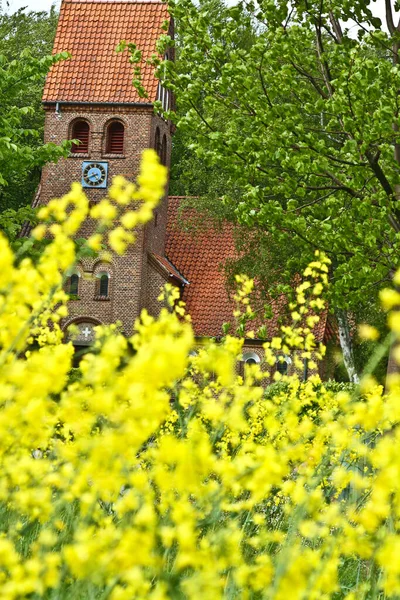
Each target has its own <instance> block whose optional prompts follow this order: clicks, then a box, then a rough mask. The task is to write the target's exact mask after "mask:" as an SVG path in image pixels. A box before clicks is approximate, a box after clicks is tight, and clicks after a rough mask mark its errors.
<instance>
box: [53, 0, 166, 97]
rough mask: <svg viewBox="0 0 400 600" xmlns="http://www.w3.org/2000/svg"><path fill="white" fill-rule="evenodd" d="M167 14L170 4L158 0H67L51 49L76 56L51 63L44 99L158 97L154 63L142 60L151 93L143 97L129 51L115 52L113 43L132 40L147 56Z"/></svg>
mask: <svg viewBox="0 0 400 600" xmlns="http://www.w3.org/2000/svg"><path fill="white" fill-rule="evenodd" d="M168 18H169V15H168V11H167V6H166V4H164V3H162V2H159V1H158V0H146V1H143V2H142V1H140V0H63V2H62V5H61V10H60V17H59V22H58V27H57V33H56V38H55V42H54V49H53V52H54V53H58V52H64V51H68V52H70V53H71V55H72V58H71V59H69V60H65V61H61V62H60V63H57V64H56V65H54V66H53V67H52V69H51V71H50V73H49V75H48V76H47V80H46V85H45V90H44V95H43V102H44V103H51V102H71V103H73V102H74V101H75V102H78V103H84V102H91V103H93V102H99V103H114V104H118V103H141V104H147V103H149V102H154V101H155V100H156V96H157V87H158V80H157V79H156V78H155V77H154V70H153V68H152V67H151V66H148V65H143V68H142V83H143V85H144V87H145V89H146V90H147V92H148V98H140V97H139V95H138V93H137V91H136V90H135V88H134V87H133V86H132V77H133V72H132V65H131V64H130V63H129V55H128V52H127V51H126V50H125V51H124V52H122V53H118V54H117V53H116V52H115V48H116V46H117V44H119V42H120V41H121V40H126V41H127V42H133V43H135V44H136V45H137V47H138V48H139V49H140V50H142V51H143V59H144V60H145V59H146V58H148V57H150V56H151V55H152V54H153V53H155V45H156V41H157V39H158V38H159V37H160V35H161V34H162V33H163V31H162V29H161V26H162V24H163V22H164V21H165V20H167V19H168Z"/></svg>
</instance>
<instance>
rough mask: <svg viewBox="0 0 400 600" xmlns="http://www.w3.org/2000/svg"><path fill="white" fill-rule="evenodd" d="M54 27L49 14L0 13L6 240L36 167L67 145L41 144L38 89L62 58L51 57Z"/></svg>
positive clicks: (0, 194) (0, 151) (1, 206)
mask: <svg viewBox="0 0 400 600" xmlns="http://www.w3.org/2000/svg"><path fill="white" fill-rule="evenodd" d="M56 21H57V15H56V12H55V11H54V10H51V11H50V13H49V14H47V13H44V12H40V13H37V12H29V13H25V12H24V10H23V9H22V10H20V11H18V12H17V13H15V14H13V15H8V14H2V13H0V96H1V109H0V165H1V167H0V210H1V211H3V219H2V222H1V223H0V227H1V229H2V230H3V231H4V232H5V233H6V234H7V235H9V236H10V237H11V238H12V237H14V235H15V233H16V231H18V227H19V224H20V222H21V221H22V220H24V219H26V218H27V217H29V213H30V211H29V210H28V209H27V208H26V205H30V203H31V201H32V198H33V195H34V193H35V189H36V187H37V185H38V183H39V179H40V171H41V167H42V166H43V165H44V164H46V163H47V162H51V161H56V160H58V158H60V157H61V156H63V155H65V154H66V153H67V152H68V149H69V145H70V143H69V142H66V143H64V144H62V145H61V146H57V145H55V144H53V143H49V144H44V143H43V125H44V112H43V110H42V108H41V96H42V90H43V83H44V80H45V77H46V74H47V72H48V70H49V68H50V67H51V65H52V64H54V63H55V62H57V61H59V60H65V59H67V58H68V54H67V53H62V54H59V55H56V56H51V47H52V43H53V38H54V32H55V26H56ZM4 211H6V212H4ZM32 214H33V213H32V211H31V215H30V216H31V217H32Z"/></svg>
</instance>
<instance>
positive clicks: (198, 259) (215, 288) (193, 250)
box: [165, 196, 327, 341]
mask: <svg viewBox="0 0 400 600" xmlns="http://www.w3.org/2000/svg"><path fill="white" fill-rule="evenodd" d="M182 199H183V198H182V197H181V196H170V197H169V199H168V223H167V241H166V249H165V254H166V256H167V257H168V259H169V261H171V262H172V263H173V265H174V266H175V267H176V268H177V269H178V271H179V273H181V274H182V275H183V276H184V277H185V278H186V279H188V280H189V281H190V285H188V286H186V287H185V288H184V292H183V298H182V299H183V300H184V301H185V302H186V308H187V311H188V313H189V314H190V315H191V317H192V322H193V328H194V332H195V334H196V335H197V336H220V335H222V325H223V324H224V323H228V322H229V323H232V322H233V321H234V319H233V316H232V313H233V310H234V308H235V306H234V302H233V300H232V297H231V295H230V293H229V290H228V288H227V285H226V277H225V273H224V265H225V264H226V263H227V261H228V260H229V259H235V258H238V253H237V251H236V248H235V242H234V228H233V225H232V224H229V223H225V224H224V225H223V226H222V227H221V228H216V227H215V225H214V226H213V224H212V223H211V222H210V220H209V219H207V218H204V216H202V215H201V214H199V213H198V212H197V211H196V209H195V208H192V207H185V208H183V210H182V211H181V210H179V205H180V203H181V202H182ZM183 222H185V223H188V222H189V224H190V223H197V224H198V223H199V222H201V223H202V226H201V228H199V227H198V225H197V226H196V227H194V228H191V227H190V226H189V227H183ZM284 304H285V301H284V299H283V298H282V299H278V300H275V301H273V302H272V303H271V305H272V312H273V316H272V318H271V319H267V320H266V321H265V323H264V324H265V326H266V329H267V335H268V338H271V337H272V336H274V335H276V334H277V333H278V332H279V329H280V324H279V317H280V316H281V315H282V312H283V311H284ZM257 321H258V319H257ZM326 322H327V313H326V312H325V313H324V314H323V315H321V320H320V322H319V323H318V325H317V327H316V328H315V331H314V334H315V335H316V338H317V340H318V341H322V339H323V338H324V335H325V330H326ZM261 324H262V323H261V322H257V323H255V322H254V321H253V322H252V321H250V327H249V329H257V328H258V327H259V326H260V325H261Z"/></svg>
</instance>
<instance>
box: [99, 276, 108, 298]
mask: <svg viewBox="0 0 400 600" xmlns="http://www.w3.org/2000/svg"><path fill="white" fill-rule="evenodd" d="M100 296H108V275H102V276H101V277H100Z"/></svg>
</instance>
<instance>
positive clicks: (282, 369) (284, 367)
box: [276, 360, 288, 375]
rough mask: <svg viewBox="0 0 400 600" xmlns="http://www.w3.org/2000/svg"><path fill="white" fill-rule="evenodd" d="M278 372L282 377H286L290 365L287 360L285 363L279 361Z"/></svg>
mask: <svg viewBox="0 0 400 600" xmlns="http://www.w3.org/2000/svg"><path fill="white" fill-rule="evenodd" d="M276 370H277V371H278V373H280V374H281V375H286V373H287V370H288V364H287V362H286V360H283V361H280V360H278V362H277V364H276Z"/></svg>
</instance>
